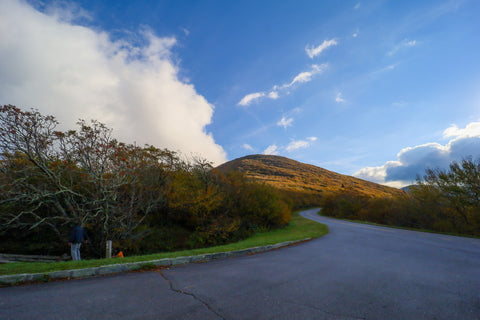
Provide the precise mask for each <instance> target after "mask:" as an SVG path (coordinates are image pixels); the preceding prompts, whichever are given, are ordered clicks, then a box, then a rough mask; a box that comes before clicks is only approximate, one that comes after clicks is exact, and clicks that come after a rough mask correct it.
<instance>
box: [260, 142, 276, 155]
mask: <svg viewBox="0 0 480 320" xmlns="http://www.w3.org/2000/svg"><path fill="white" fill-rule="evenodd" d="M263 154H268V155H278V154H279V150H278V147H277V145H275V144H272V145H269V146H268V147H267V149H265V150H264V151H263Z"/></svg>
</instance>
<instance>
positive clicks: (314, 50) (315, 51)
mask: <svg viewBox="0 0 480 320" xmlns="http://www.w3.org/2000/svg"><path fill="white" fill-rule="evenodd" d="M337 44H338V42H337V41H336V40H335V39H330V40H324V41H323V42H322V44H320V45H319V46H317V47H313V46H311V45H307V46H306V47H305V52H306V53H307V55H308V56H309V57H310V58H311V59H312V58H314V57H316V56H318V55H319V54H321V53H322V52H323V51H324V50H325V49H327V48H329V47H331V46H336V45H337Z"/></svg>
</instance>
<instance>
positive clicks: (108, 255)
mask: <svg viewBox="0 0 480 320" xmlns="http://www.w3.org/2000/svg"><path fill="white" fill-rule="evenodd" d="M105 249H106V250H105V258H107V259H111V258H112V240H107V244H106V248H105Z"/></svg>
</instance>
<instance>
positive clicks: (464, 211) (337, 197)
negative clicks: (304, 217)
mask: <svg viewBox="0 0 480 320" xmlns="http://www.w3.org/2000/svg"><path fill="white" fill-rule="evenodd" d="M322 214H323V215H325V216H331V217H336V218H341V219H348V220H360V221H368V222H373V223H378V224H383V225H389V226H398V227H406V228H414V229H423V230H431V231H436V232H443V233H453V234H462V235H470V236H477V237H478V236H480V160H477V161H473V160H472V159H464V160H462V161H461V162H453V163H452V164H451V165H450V167H449V169H448V170H439V169H429V170H427V171H426V174H425V176H424V177H423V179H420V178H419V179H418V181H417V185H415V186H412V187H411V188H410V191H409V192H407V193H405V194H403V195H399V196H395V197H388V198H372V197H365V196H359V195H358V194H353V193H351V192H349V191H348V190H345V191H344V192H340V193H336V194H331V195H329V196H326V197H325V198H324V199H323V205H322Z"/></svg>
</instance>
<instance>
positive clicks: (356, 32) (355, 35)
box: [352, 28, 360, 38]
mask: <svg viewBox="0 0 480 320" xmlns="http://www.w3.org/2000/svg"><path fill="white" fill-rule="evenodd" d="M359 33H360V31H359V30H358V28H357V29H356V30H355V32H354V33H352V37H354V38H356V37H358V34H359Z"/></svg>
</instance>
